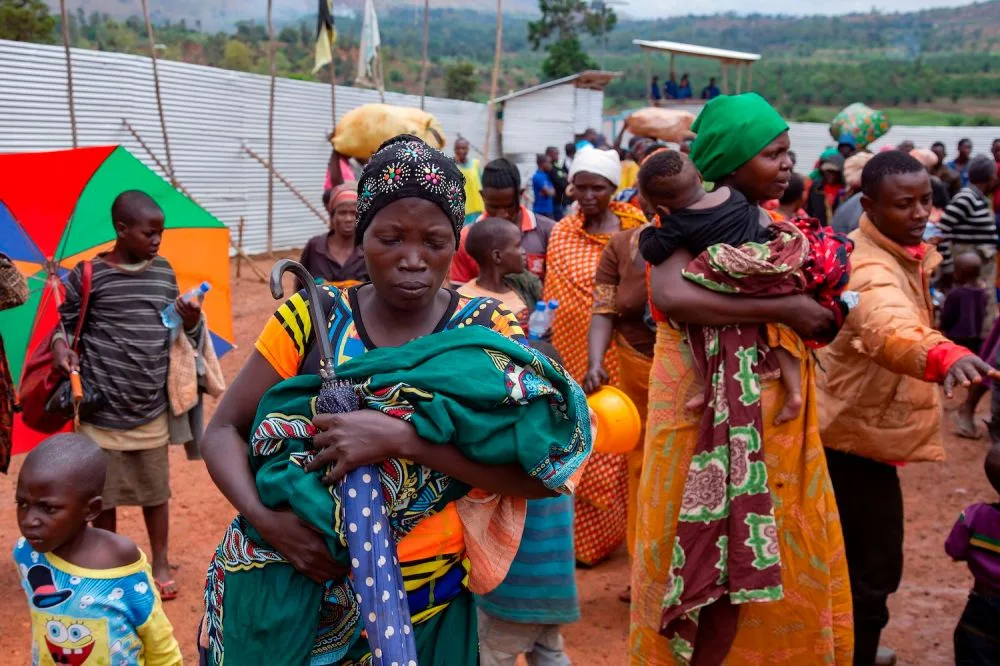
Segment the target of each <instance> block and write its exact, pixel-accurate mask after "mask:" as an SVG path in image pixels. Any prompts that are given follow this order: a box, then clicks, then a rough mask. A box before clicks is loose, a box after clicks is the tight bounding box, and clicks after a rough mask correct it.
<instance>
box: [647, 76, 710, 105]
mask: <svg viewBox="0 0 1000 666" xmlns="http://www.w3.org/2000/svg"><path fill="white" fill-rule="evenodd" d="M721 94H722V90H720V89H719V86H717V85H716V84H715V77H714V76H713V77H711V78H710V79H709V80H708V85H707V86H705V87H704V88H702V89H701V95H700V96H699V98H700V99H703V100H705V101H708V100H710V99H715V98H716V97H718V96H719V95H721ZM693 97H694V93H693V92H692V90H691V79H690V77H689V76H688V75H687V74H686V73H685V74H682V75H681V80H680V82H678V81H677V75H676V74H674V73H673V72H671V73H670V76H669V77H667V80H666V81H665V82H664V83H663V84H662V85H661V84H660V77H659V76H654V77H653V78H652V80H651V81H650V82H649V101H650V103H651V104H652V105H653V106H663V104H664V102H665V101H669V100H685V99H692V98H693Z"/></svg>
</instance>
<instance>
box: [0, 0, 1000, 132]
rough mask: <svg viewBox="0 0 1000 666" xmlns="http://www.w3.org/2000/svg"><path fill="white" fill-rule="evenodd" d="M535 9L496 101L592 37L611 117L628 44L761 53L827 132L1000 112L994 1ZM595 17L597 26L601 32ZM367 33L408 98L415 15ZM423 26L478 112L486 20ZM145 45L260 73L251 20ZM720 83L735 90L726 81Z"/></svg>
mask: <svg viewBox="0 0 1000 666" xmlns="http://www.w3.org/2000/svg"><path fill="white" fill-rule="evenodd" d="M540 4H543V5H544V6H545V8H547V9H548V11H547V12H546V13H545V14H543V15H542V17H541V18H540V19H536V20H534V21H532V20H531V19H530V18H527V17H524V16H519V15H508V16H505V17H504V56H503V65H502V69H501V75H500V86H499V89H500V91H501V92H502V93H505V92H508V91H511V90H515V89H518V88H523V87H525V86H529V85H534V84H535V83H538V82H539V81H541V80H548V79H552V78H557V77H558V76H562V75H565V74H567V73H573V72H575V71H578V70H580V69H584V68H587V67H592V66H594V62H593V61H594V58H595V56H596V55H597V54H598V53H599V52H600V50H601V41H602V39H604V40H606V43H607V57H606V67H607V69H611V70H616V71H621V72H623V76H622V77H621V78H620V79H617V80H616V81H614V82H613V83H612V84H611V85H610V86H609V87H608V89H607V96H606V99H607V102H606V103H607V106H608V107H609V110H614V111H618V110H623V109H628V108H634V107H637V106H643V105H644V104H645V100H646V94H647V83H648V81H647V74H659V75H660V77H661V79H662V78H664V77H665V76H666V75H667V74H668V67H669V64H668V63H669V61H668V59H667V58H666V57H663V56H656V55H654V56H651V57H650V58H649V64H650V69H649V70H647V65H646V58H645V57H644V56H643V54H641V53H640V52H639V50H638V49H637V48H636V47H635V46H633V45H632V40H633V39H637V38H645V39H666V40H673V41H680V42H688V43H693V44H701V45H705V46H717V47H722V48H728V49H735V50H743V51H752V52H756V53H761V54H762V55H763V58H762V60H761V62H759V63H758V64H756V65H754V67H753V70H752V71H753V83H752V87H753V89H754V90H757V91H758V92H760V93H761V94H763V95H764V96H765V97H767V98H768V99H770V100H772V101H773V102H775V103H776V104H777V105H778V106H779V108H781V109H782V111H783V112H784V113H786V114H787V115H788V116H789V117H791V118H796V119H812V120H817V121H821V122H825V121H828V120H829V119H830V117H832V115H833V114H834V113H835V112H836V111H837V110H839V109H840V108H843V107H844V106H845V105H847V104H849V103H851V102H857V101H861V102H866V103H868V104H870V105H872V106H875V107H881V108H888V109H892V113H893V118H894V119H895V121H896V122H899V123H903V124H910V123H913V124H924V123H934V124H944V125H949V124H952V125H953V124H985V123H994V124H995V123H997V119H996V118H990V116H991V115H1000V113H994V112H993V111H992V108H993V107H991V105H992V104H995V103H996V102H997V101H1000V0H992V1H990V2H980V3H978V4H972V5H968V6H965V7H958V8H947V9H937V10H928V11H922V12H911V13H905V14H881V13H878V12H872V13H867V14H852V15H848V16H842V17H833V18H830V17H805V18H793V17H782V16H760V15H751V16H745V17H740V16H736V15H730V14H724V15H716V16H702V17H696V16H686V17H672V18H670V19H664V20H658V21H618V20H617V17H613V14H610V13H609V14H607V15H601V14H596V13H595V12H592V11H590V10H588V9H587V7H589V3H582V2H580V0H540ZM581 6H582V8H581ZM602 20H604V21H606V23H607V27H608V28H609V30H608V31H606V32H604V33H603V34H602V30H601V28H600V26H601V24H600V21H602ZM379 23H380V27H381V29H382V44H383V53H384V57H385V63H384V71H385V72H386V79H387V80H386V84H387V86H388V88H389V89H390V90H395V91H401V92H411V93H413V92H419V79H420V52H421V43H420V42H421V30H420V29H419V25H420V15H419V13H414V12H410V11H403V10H401V9H398V8H397V9H396V10H394V11H388V12H383V13H382V15H381V16H380V17H379ZM22 26H26V27H22ZM431 26H432V30H431V41H430V48H429V53H430V58H431V66H430V76H429V81H428V94H430V95H437V96H443V95H448V96H454V97H460V98H463V99H474V100H478V101H484V100H485V99H486V97H487V95H488V90H489V72H490V70H491V67H492V62H493V50H494V26H495V23H494V21H493V20H492V17H491V16H490V15H489V14H485V13H482V12H479V11H475V10H470V9H453V8H447V9H446V8H442V9H432V10H431ZM532 26H534V28H532ZM68 27H69V33H70V39H71V41H72V43H73V44H74V45H75V46H79V47H82V48H93V49H99V50H107V51H122V52H128V53H140V54H144V53H145V52H146V43H147V39H146V34H145V25H144V23H143V21H142V20H141V19H140V18H137V17H131V18H128V19H126V20H124V21H116V20H114V19H112V18H110V17H109V16H108V15H107V14H100V13H96V12H95V13H90V14H89V15H87V14H85V13H84V11H83V10H78V11H76V12H75V13H73V14H71V16H70V23H69V26H68ZM277 28H278V35H277V37H278V40H279V42H280V44H279V47H278V58H277V62H276V64H277V69H278V72H279V74H280V75H282V76H289V77H293V78H299V79H304V80H315V81H323V82H326V81H328V80H329V75H328V73H327V72H325V71H322V72H319V73H317V74H313V72H312V68H313V47H314V40H315V18H314V17H304V18H303V19H302V20H300V21H297V22H293V23H288V24H279V25H278V26H277ZM360 28H361V26H360V16H356V17H352V18H344V17H338V18H337V31H338V34H339V36H340V38H339V42H338V44H337V47H336V49H335V54H334V57H335V64H336V69H337V80H338V82H341V83H345V84H349V83H351V82H352V81H353V78H354V67H355V63H356V62H357V48H358V44H357V41H358V35H359V34H360ZM610 28H613V30H611V29H610ZM59 31H60V27H59V25H58V17H55V18H53V17H51V16H49V14H48V12H47V11H45V9H44V4H43V3H42V2H41V1H40V0H0V37H4V38H14V39H25V40H30V41H37V42H49V43H52V42H58V41H59V40H60V37H59ZM595 35H596V36H595ZM156 42H157V43H158V44H162V45H163V48H162V49H161V50H160V51H159V52H158V53H159V55H160V56H161V57H163V58H167V59H171V60H181V61H185V62H192V63H198V64H203V65H212V66H216V67H226V68H230V69H238V70H241V71H250V72H260V73H266V72H267V71H268V66H267V31H266V29H265V27H264V25H263V24H262V23H259V22H257V23H255V22H252V21H243V22H240V23H237V24H236V25H235V29H233V30H230V31H229V32H206V31H203V30H201V26H200V24H199V23H197V22H196V23H195V24H194V25H188V24H187V23H186V22H185V21H183V20H180V21H176V22H169V21H163V20H161V21H158V22H157V25H156ZM571 42H572V43H571ZM536 44H537V47H538V50H535V49H534V48H533V46H535V45H536ZM542 47H545V50H544V51H543V50H541V49H542ZM676 69H677V74H678V75H680V74H682V73H684V72H688V73H690V75H691V80H692V84H693V86H694V88H695V95H696V96H697V95H698V93H699V92H700V90H701V87H703V86H705V85H707V83H708V79H709V77H711V76H716V77H718V78H719V81H720V84H721V81H722V78H721V70H720V67H719V65H718V63H716V62H713V61H710V60H702V59H694V58H681V57H678V58H677V61H676ZM729 84H730V87H731V88H732V87H735V86H734V84H735V81H734V80H733V73H731V74H730V79H729ZM744 85H745V82H744Z"/></svg>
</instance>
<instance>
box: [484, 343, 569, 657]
mask: <svg viewBox="0 0 1000 666" xmlns="http://www.w3.org/2000/svg"><path fill="white" fill-rule="evenodd" d="M528 344H530V345H531V346H532V347H534V348H535V349H537V350H538V351H540V352H542V353H543V354H545V355H546V356H548V357H549V358H551V359H552V360H553V361H555V362H556V363H558V364H560V365H562V358H561V357H560V356H559V353H558V352H557V351H556V349H555V347H553V346H552V345H551V344H549V343H548V342H546V341H544V340H536V339H530V340H529V341H528ZM476 606H477V607H478V609H479V663H480V666H514V665H515V664H516V663H517V659H518V655H521V654H524V655H525V656H526V657H527V663H528V664H531V665H532V666H569V664H570V661H569V657H568V656H567V655H566V653H565V652H564V651H563V637H562V633H561V632H560V626H561V625H564V624H571V623H573V622H576V621H577V620H579V619H580V604H579V601H578V599H577V594H576V557H575V555H574V553H573V497H572V496H571V495H560V496H559V497H550V498H546V499H537V500H528V513H527V516H526V517H525V521H524V532H523V534H522V536H521V544H520V546H519V547H518V551H517V554H516V555H515V556H514V561H513V562H512V563H511V565H510V570H509V571H508V572H507V577H506V578H505V579H504V581H503V582H502V583H500V585H499V587H497V588H496V589H495V590H493V591H492V592H490V593H489V594H486V595H483V596H477V597H476Z"/></svg>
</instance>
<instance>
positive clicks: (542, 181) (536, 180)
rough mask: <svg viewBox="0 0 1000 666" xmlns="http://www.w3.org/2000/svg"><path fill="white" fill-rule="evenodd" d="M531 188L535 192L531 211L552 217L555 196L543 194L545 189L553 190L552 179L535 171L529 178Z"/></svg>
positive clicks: (543, 173)
mask: <svg viewBox="0 0 1000 666" xmlns="http://www.w3.org/2000/svg"><path fill="white" fill-rule="evenodd" d="M584 143H587V144H588V145H589V142H586V141H585V142H584ZM531 187H532V189H533V190H534V192H535V204H534V205H533V206H532V207H531V210H532V211H534V212H535V214H536V215H545V216H546V217H552V216H553V214H554V212H555V196H554V195H552V194H546V193H545V192H543V190H545V189H546V188H548V189H549V190H555V186H554V185H553V184H552V179H551V178H549V174H547V173H545V172H544V171H542V170H541V169H539V170H538V171H536V172H535V175H534V176H532V177H531Z"/></svg>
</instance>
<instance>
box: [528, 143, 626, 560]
mask: <svg viewBox="0 0 1000 666" xmlns="http://www.w3.org/2000/svg"><path fill="white" fill-rule="evenodd" d="M620 180H621V162H620V161H619V159H618V154H617V153H615V152H614V151H611V150H607V151H605V150H597V149H596V148H584V149H583V150H580V151H578V152H577V154H576V157H575V158H574V159H573V167H572V169H571V170H570V182H571V183H572V185H573V189H574V190H575V197H576V201H577V204H578V205H579V210H578V211H577V212H576V213H574V214H572V215H569V216H567V217H565V218H563V219H562V221H561V222H559V223H558V224H556V226H555V227H554V228H553V229H552V235H551V236H550V237H549V247H548V257H547V266H546V275H545V298H546V300H550V299H555V300H557V301H559V308H558V309H557V310H556V314H555V320H554V321H553V323H552V344H553V345H554V346H555V348H556V349H557V350H558V351H559V354H560V355H561V356H562V357H563V360H564V361H565V364H566V370H568V371H569V374H570V375H571V376H572V377H573V378H574V379H575V380H576V381H577V382H580V383H583V379H584V375H585V374H586V372H587V330H588V328H589V326H590V317H591V311H592V308H593V303H594V276H595V274H596V273H597V264H598V261H599V260H600V258H601V251H602V250H603V249H604V246H605V245H607V244H608V241H609V240H610V239H611V235H612V234H613V233H615V232H617V231H625V230H628V229H634V228H636V227H639V226H642V225H643V224H645V223H646V218H645V217H644V216H643V214H642V211H640V210H639V209H638V208H636V207H634V206H631V205H629V204H625V203H617V202H612V201H611V197H612V196H613V195H614V193H615V188H616V187H617V186H618V183H619V182H620ZM604 368H605V369H606V370H607V372H608V375H609V376H610V381H611V382H612V383H615V382H616V380H617V372H618V365H617V360H616V355H615V349H614V345H613V344H612V346H611V347H610V349H609V350H608V355H607V357H606V359H605V364H604ZM627 479H628V472H627V462H626V459H625V456H623V455H604V454H600V453H594V454H593V455H592V456H591V457H590V461H589V462H588V463H587V467H586V469H585V471H584V474H583V479H582V480H581V481H580V485H579V486H578V487H577V489H576V496H575V506H574V511H575V519H574V523H573V539H574V544H575V550H576V559H577V561H578V562H580V563H582V564H585V565H588V566H593V565H595V564H598V563H599V562H601V561H602V560H604V559H605V558H607V557H608V555H610V554H611V553H612V552H613V551H614V550H615V549H616V548H618V546H620V545H621V544H622V542H623V541H624V540H625V526H626V502H627V485H628V481H627Z"/></svg>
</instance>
